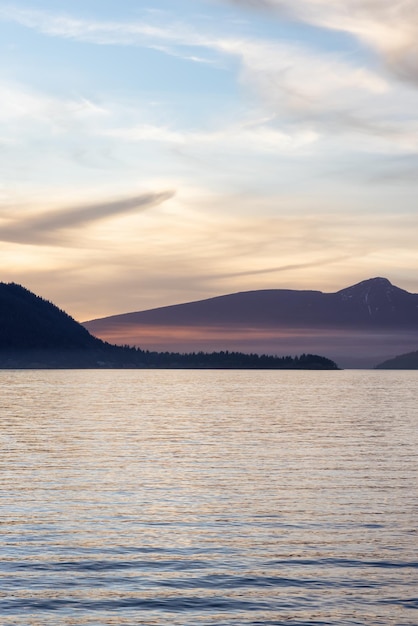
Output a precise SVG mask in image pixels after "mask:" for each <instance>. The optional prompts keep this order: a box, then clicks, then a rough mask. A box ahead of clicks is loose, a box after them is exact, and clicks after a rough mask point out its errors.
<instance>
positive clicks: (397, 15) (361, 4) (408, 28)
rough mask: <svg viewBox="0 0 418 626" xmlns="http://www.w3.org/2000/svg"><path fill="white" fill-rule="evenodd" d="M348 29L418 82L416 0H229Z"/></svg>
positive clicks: (394, 70) (403, 75)
mask: <svg viewBox="0 0 418 626" xmlns="http://www.w3.org/2000/svg"><path fill="white" fill-rule="evenodd" d="M225 1H226V2H227V3H228V4H233V5H234V6H238V7H241V8H251V9H257V10H260V9H262V10H266V9H267V10H270V11H273V12H275V13H277V14H278V15H283V14H285V15H288V16H290V17H292V18H293V19H296V20H299V21H300V22H305V23H308V24H311V25H314V26H318V27H321V28H326V29H331V30H336V31H340V32H346V33H348V34H349V35H352V36H353V37H355V38H356V39H358V40H360V41H361V42H362V43H364V44H366V45H368V46H369V47H370V48H371V49H372V50H374V51H375V52H376V53H377V54H378V55H379V56H380V58H381V59H382V60H383V62H384V63H385V64H386V67H387V69H389V70H390V71H391V72H392V73H393V74H395V75H396V76H397V77H398V78H400V79H402V80H406V81H408V82H412V83H414V84H415V85H417V84H418V4H417V2H416V0H378V2H376V0H333V2H329V0H225Z"/></svg>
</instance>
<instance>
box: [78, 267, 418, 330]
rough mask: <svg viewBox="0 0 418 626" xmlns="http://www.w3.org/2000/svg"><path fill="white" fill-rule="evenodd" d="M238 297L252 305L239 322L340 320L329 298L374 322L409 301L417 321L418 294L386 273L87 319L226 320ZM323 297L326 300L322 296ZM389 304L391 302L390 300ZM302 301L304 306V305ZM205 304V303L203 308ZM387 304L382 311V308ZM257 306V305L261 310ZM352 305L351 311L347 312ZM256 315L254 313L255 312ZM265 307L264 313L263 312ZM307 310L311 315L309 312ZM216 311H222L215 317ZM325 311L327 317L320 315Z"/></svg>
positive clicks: (409, 315) (343, 317)
mask: <svg viewBox="0 0 418 626" xmlns="http://www.w3.org/2000/svg"><path fill="white" fill-rule="evenodd" d="M253 298H259V302H261V304H259V305H258V306H257V308H256V307H255V306H254V303H251V304H252V307H251V309H249V308H248V304H249V303H250V300H251V299H253ZM234 300H235V301H236V303H237V304H238V305H243V304H247V308H246V309H243V308H242V306H241V307H239V308H238V311H234V315H236V318H235V320H234V321H235V322H237V323H239V322H240V321H248V320H249V319H250V318H251V320H252V321H260V322H261V321H263V322H266V321H269V320H270V321H271V322H278V321H279V322H280V321H281V322H289V323H292V325H296V324H297V323H305V322H309V323H313V322H314V323H315V322H320V323H323V324H329V323H330V321H334V323H337V322H338V319H337V317H335V319H334V320H332V314H331V315H329V314H328V315H327V311H326V310H322V311H321V310H320V309H319V306H318V305H320V304H321V303H325V304H326V305H327V306H329V305H330V304H334V307H335V305H338V307H337V315H339V316H340V322H342V323H344V324H346V323H349V322H350V317H349V316H350V313H352V310H353V308H354V307H353V305H354V306H358V307H361V310H360V311H358V312H357V314H355V315H354V316H353V319H352V320H351V321H352V322H353V323H355V324H358V323H365V322H369V321H370V319H371V318H373V321H374V323H378V324H391V323H394V322H395V323H396V322H397V320H396V318H395V316H394V315H390V313H391V312H392V313H393V309H394V308H396V305H399V304H402V305H404V306H405V305H407V307H406V308H407V312H406V313H405V312H404V313H403V319H402V321H403V322H404V323H405V322H409V323H410V324H411V325H413V326H415V325H417V326H418V294H411V293H409V292H408V291H406V290H404V289H400V288H399V287H396V286H394V285H392V283H390V281H389V280H388V279H386V278H380V277H377V278H371V279H367V280H364V281H361V282H360V283H357V284H355V285H352V286H350V287H347V288H344V289H341V290H339V291H336V292H331V293H327V292H322V291H317V290H295V289H261V290H251V291H239V292H236V293H232V294H225V295H221V296H214V297H211V298H206V299H203V300H195V301H191V302H185V303H181V304H173V305H168V306H163V307H155V308H152V309H145V310H143V311H133V312H129V313H120V314H115V315H110V316H107V317H103V318H95V319H92V320H87V321H85V322H82V324H83V325H84V326H85V327H86V328H89V327H91V328H93V327H94V326H95V325H96V324H97V323H101V322H102V321H104V320H109V321H115V320H119V321H121V322H124V321H127V322H132V321H136V320H141V321H143V322H144V323H147V322H149V321H152V322H153V323H159V322H162V321H164V318H165V314H174V318H173V319H174V320H175V321H177V322H178V321H181V320H180V317H179V315H177V314H178V313H181V312H183V313H184V312H187V311H189V312H190V313H191V314H192V315H193V316H195V317H194V319H189V318H187V317H183V323H185V324H186V323H191V322H193V321H203V320H204V321H209V320H210V321H212V322H216V321H220V322H222V321H224V319H225V318H224V313H225V312H226V311H228V312H229V313H230V312H231V308H230V307H231V305H232V304H234V302H233V301H234ZM321 301H322V302H321ZM388 305H389V306H388ZM277 306H282V307H283V309H282V311H281V316H278V312H277V310H273V307H277ZM301 306H303V307H304V308H300V307H301ZM203 307H206V309H205V311H203ZM384 307H386V310H385V311H384V312H383V314H382V309H383V308H384ZM257 309H258V310H257ZM347 311H348V315H347ZM255 312H257V317H256V318H254V313H255ZM260 313H261V315H260ZM305 313H308V315H309V318H308V317H306V316H305V315H304V314H305ZM214 314H216V316H217V317H214ZM321 314H322V319H321V318H320V316H321Z"/></svg>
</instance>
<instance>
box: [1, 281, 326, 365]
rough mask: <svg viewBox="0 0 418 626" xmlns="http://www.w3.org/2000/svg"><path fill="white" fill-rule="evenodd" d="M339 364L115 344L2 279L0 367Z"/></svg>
mask: <svg viewBox="0 0 418 626" xmlns="http://www.w3.org/2000/svg"><path fill="white" fill-rule="evenodd" d="M32 367H33V368H46V367H47V368H179V369H180V368H189V369H218V368H219V369H338V367H337V365H336V364H335V363H334V362H333V361H331V360H329V359H327V358H325V357H322V356H317V355H311V354H307V355H306V354H303V355H302V356H300V357H290V356H288V357H274V356H267V355H261V356H259V355H257V354H242V353H239V352H228V351H221V352H213V353H211V354H207V353H204V352H198V353H191V354H179V353H173V352H149V351H144V350H141V349H139V348H131V347H128V346H125V347H122V346H114V345H111V344H109V343H106V342H104V341H101V340H100V339H97V338H96V337H93V336H92V335H90V333H89V332H88V331H87V330H86V329H85V328H84V327H83V326H82V325H81V324H79V323H78V322H76V321H75V320H74V319H73V318H72V317H70V316H69V315H67V313H65V312H64V311H61V310H60V309H59V308H58V307H56V306H55V305H54V304H52V303H51V302H48V301H46V300H44V299H42V298H40V297H39V296H36V295H35V294H33V293H32V292H30V291H28V290H27V289H25V288H24V287H22V286H20V285H17V284H15V283H9V284H5V283H0V368H32Z"/></svg>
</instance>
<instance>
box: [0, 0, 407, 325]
mask: <svg viewBox="0 0 418 626" xmlns="http://www.w3.org/2000/svg"><path fill="white" fill-rule="evenodd" d="M0 50H1V58H2V60H3V62H2V64H1V69H0V88H1V94H2V97H1V99H0V239H1V245H0V255H1V259H0V263H1V268H2V272H1V278H0V280H2V281H4V282H17V283H20V284H22V285H24V286H25V287H27V288H28V289H30V290H32V291H34V292H36V293H37V294H38V295H41V296H43V297H45V298H47V299H48V300H51V301H53V302H54V303H55V304H57V305H58V306H60V307H61V308H63V309H65V310H66V311H67V312H68V313H69V314H70V315H72V316H73V317H75V318H76V319H78V320H79V321H84V320H88V319H93V318H98V317H104V316H107V315H112V314H117V313H124V312H129V311H138V310H144V309H149V308H154V307H159V306H164V305H169V304H175V303H180V302H187V301H192V300H199V299H203V298H208V297H212V296H216V295H221V294H226V293H233V292H237V291H247V290H254V289H275V288H287V289H318V290H321V291H337V290H339V289H342V288H344V287H347V286H349V285H351V284H354V283H356V282H359V281H361V280H364V279H367V278H371V277H374V276H384V277H386V278H388V279H389V280H391V282H392V283H394V284H395V285H397V286H399V287H402V288H404V289H407V290H408V291H412V292H414V293H416V292H418V274H417V267H418V246H417V232H418V211H417V198H418V193H417V192H418V3H417V2H416V0H399V1H397V0H332V1H330V0H152V1H151V0H150V1H148V2H147V1H144V2H143V1H142V0H119V1H118V2H115V0H22V2H20V1H16V2H14V1H11V2H7V1H6V2H0Z"/></svg>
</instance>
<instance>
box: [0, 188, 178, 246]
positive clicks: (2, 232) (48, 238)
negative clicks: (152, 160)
mask: <svg viewBox="0 0 418 626" xmlns="http://www.w3.org/2000/svg"><path fill="white" fill-rule="evenodd" d="M173 196H174V192H173V191H163V192H160V193H144V194H141V195H139V196H134V197H131V198H121V199H118V200H112V201H110V202H99V203H95V204H86V205H77V206H73V207H68V208H64V209H58V210H53V211H47V212H41V213H39V214H37V215H35V216H26V217H25V216H23V218H22V217H21V218H20V219H16V218H14V219H12V220H9V221H6V223H5V224H4V225H2V226H1V227H0V240H2V241H10V242H16V243H23V244H31V245H34V244H45V243H49V244H51V245H62V244H63V243H64V245H65V242H68V239H66V238H65V237H64V236H63V234H62V231H67V230H69V229H76V228H79V227H80V226H86V225H88V224H92V223H94V222H97V221H99V220H104V219H107V218H110V217H116V216H118V215H124V214H127V213H133V212H135V213H138V212H140V211H145V210H147V209H149V208H151V207H153V206H157V205H159V204H161V203H163V202H165V201H166V200H169V199H170V198H172V197H173Z"/></svg>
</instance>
